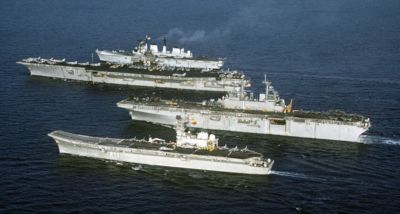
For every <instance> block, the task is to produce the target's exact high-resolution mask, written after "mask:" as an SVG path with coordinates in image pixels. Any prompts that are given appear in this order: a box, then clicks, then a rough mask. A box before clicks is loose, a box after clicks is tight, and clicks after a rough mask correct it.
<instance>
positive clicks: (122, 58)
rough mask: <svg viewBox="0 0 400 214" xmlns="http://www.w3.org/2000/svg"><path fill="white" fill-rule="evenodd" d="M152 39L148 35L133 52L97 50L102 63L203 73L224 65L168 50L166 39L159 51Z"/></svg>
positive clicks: (187, 52)
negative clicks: (150, 41)
mask: <svg viewBox="0 0 400 214" xmlns="http://www.w3.org/2000/svg"><path fill="white" fill-rule="evenodd" d="M149 40H150V37H149V36H148V35H146V38H145V40H140V41H139V44H138V46H137V47H135V48H134V49H133V50H132V52H127V51H124V50H113V51H108V50H96V53H97V55H98V56H99V58H100V61H103V62H107V63H112V64H121V65H134V64H143V65H146V66H152V65H153V66H156V67H158V68H159V69H162V70H165V69H176V68H180V69H184V70H190V69H200V70H202V71H211V70H220V69H221V68H222V66H223V65H224V61H223V59H221V58H219V59H210V58H207V57H194V56H193V53H192V52H191V51H190V50H188V51H185V49H184V48H172V49H171V50H168V49H167V39H166V38H165V37H164V39H163V46H162V50H161V51H159V49H158V46H157V45H156V44H148V41H149Z"/></svg>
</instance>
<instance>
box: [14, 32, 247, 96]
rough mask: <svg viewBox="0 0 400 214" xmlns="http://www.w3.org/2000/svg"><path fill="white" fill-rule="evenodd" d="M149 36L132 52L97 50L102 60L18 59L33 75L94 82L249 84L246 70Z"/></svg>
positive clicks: (201, 86)
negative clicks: (152, 41)
mask: <svg viewBox="0 0 400 214" xmlns="http://www.w3.org/2000/svg"><path fill="white" fill-rule="evenodd" d="M148 40H149V38H148V37H146V40H145V41H141V42H139V46H138V47H136V48H135V49H134V50H133V51H132V53H126V52H125V51H104V50H102V51H100V50H96V53H97V54H98V56H99V58H100V61H101V62H99V63H89V62H83V63H79V62H77V61H74V62H68V61H66V60H65V59H54V58H50V59H44V58H41V57H37V58H27V59H23V60H21V61H19V62H17V63H18V64H22V65H24V66H26V67H27V68H28V70H29V72H30V74H31V75H33V76H43V77H50V78H56V79H63V80H74V81H84V82H91V83H104V84H115V85H126V86H141V87H151V88H169V89H180V90H195V91H211V92H229V91H232V90H238V89H239V88H241V87H248V86H249V84H250V83H249V80H247V79H246V77H245V75H244V74H243V73H241V72H238V71H230V70H222V69H221V67H222V66H223V60H222V59H215V60H213V59H208V58H204V57H194V56H193V54H192V52H190V51H186V52H185V50H184V49H183V48H173V49H172V50H167V48H166V41H165V40H164V46H163V49H162V51H158V46H157V45H152V44H148ZM92 61H93V59H92Z"/></svg>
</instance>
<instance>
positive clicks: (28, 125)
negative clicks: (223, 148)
mask: <svg viewBox="0 0 400 214" xmlns="http://www.w3.org/2000/svg"><path fill="white" fill-rule="evenodd" d="M399 10H400V2H399V1H397V0H386V1H378V0H337V1H317V0H306V1H294V0H289V1H277V0H276V1H273V0H263V1H225V0H221V1H209V0H206V1H193V0H188V1H175V0H169V1H128V0H121V1H111V0H98V1H78V0H70V1H59V0H42V1H33V0H20V1H11V0H3V1H1V2H0V146H1V149H0V171H1V173H0V212H3V213H23V212H28V213H30V212H51V213H71V212H79V213H95V212H96V213H110V212H117V213H136V212H152V213H164V212H166V213H176V212H183V213H187V212H195V213H197V212H208V213H215V212H227V213H231V212H232V213H297V212H300V213H302V212H304V213H337V212H345V213H350V212H351V213H398V212H399V211H400V188H399V186H400V181H399V177H400V170H399V169H400V159H399V157H398V155H399V153H400V107H399V105H400V25H399V23H400V13H398V11H399ZM145 34H150V35H151V36H152V41H154V42H157V43H161V39H160V38H162V36H164V35H167V36H168V43H169V45H170V46H174V45H176V46H184V47H185V48H186V49H190V50H192V51H193V52H194V53H195V54H197V55H210V56H214V57H225V58H226V66H225V67H226V68H231V69H239V70H242V71H244V72H245V73H246V75H248V76H249V77H250V78H251V79H252V81H253V86H252V88H253V89H254V90H256V91H261V90H262V85H261V80H262V79H263V75H264V73H267V75H268V77H269V78H270V79H271V80H272V81H273V84H274V85H275V87H276V88H277V90H278V91H279V92H280V95H281V96H282V97H283V98H285V99H287V100H289V99H290V98H293V99H294V107H295V108H296V109H305V110H322V111H324V110H329V109H340V110H343V111H346V112H351V113H358V114H362V115H365V116H368V117H370V118H371V121H372V127H371V129H370V130H369V131H368V132H367V133H365V136H363V140H362V143H349V142H335V141H322V140H310V139H297V138H284V137H276V136H261V135H249V134H238V133H228V132H217V134H218V135H219V137H220V142H221V143H222V144H224V143H226V144H228V145H232V146H234V145H238V146H239V147H244V146H245V145H248V147H249V148H251V149H254V150H257V151H259V152H262V153H263V154H264V155H265V156H267V157H269V158H271V159H274V160H275V165H274V168H273V170H274V171H273V173H272V174H271V175H269V176H247V175H231V174H224V173H214V172H200V171H191V170H178V169H165V168H158V167H147V166H144V167H143V169H141V170H134V169H136V168H135V167H133V168H134V169H132V165H128V164H124V165H118V164H115V163H112V162H105V161H99V160H93V159H88V158H79V157H73V156H68V155H59V154H58V150H57V146H56V144H55V143H54V142H53V141H52V140H51V139H50V138H49V137H47V135H46V134H47V133H49V132H51V131H53V130H58V129H62V130H65V131H71V132H76V133H81V134H88V135H96V136H108V137H134V136H137V137H147V136H148V135H152V136H158V137H162V138H165V139H173V138H174V131H173V130H172V129H168V128H165V127H162V126H157V125H153V124H148V123H143V122H135V121H131V120H130V118H129V116H128V113H127V112H126V111H124V110H122V109H118V108H117V107H116V105H115V103H116V102H118V101H119V100H121V99H124V98H126V97H127V96H128V95H143V94H151V93H153V90H150V89H137V88H124V87H110V86H101V85H90V84H84V83H76V82H65V81H60V80H52V79H46V78H39V77H31V76H29V74H28V71H27V70H26V69H25V68H24V67H23V66H21V65H18V64H16V63H15V62H16V61H18V60H20V59H22V58H26V57H38V56H41V57H47V58H50V57H55V58H67V60H79V61H90V60H91V54H92V53H93V51H94V50H95V49H96V48H99V49H125V50H130V49H132V48H133V47H134V45H135V44H136V42H137V40H138V39H140V38H142V37H143V36H144V35H145ZM156 93H157V94H159V95H160V96H161V97H166V98H167V97H180V98H184V99H205V98H208V97H213V96H216V95H211V94H207V93H201V94H196V93H186V92H181V91H170V90H156Z"/></svg>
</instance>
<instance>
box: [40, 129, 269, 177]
mask: <svg viewBox="0 0 400 214" xmlns="http://www.w3.org/2000/svg"><path fill="white" fill-rule="evenodd" d="M48 135H49V136H50V137H51V138H53V139H54V140H55V142H56V143H57V145H58V149H59V152H60V153H64V154H71V155H78V156H83V157H90V158H97V159H104V160H112V161H117V162H127V163H134V164H145V165H154V166H163V167H175V168H185V169H195V170H206V171H218V172H228V173H240V174H255V175H266V174H269V173H270V172H271V168H272V165H273V163H274V161H272V160H270V159H265V158H264V157H263V155H261V154H260V153H257V152H254V151H252V150H249V149H247V147H245V148H243V149H239V148H237V147H234V148H228V147H227V146H226V145H225V146H223V147H219V146H218V139H217V138H216V137H215V136H214V135H213V134H210V135H209V134H208V133H206V132H200V133H198V134H197V135H196V134H191V133H189V132H185V131H184V130H183V129H181V128H180V127H179V126H178V127H177V137H176V138H177V140H176V142H166V141H165V140H163V139H160V138H149V139H148V140H145V139H136V138H133V139H115V138H100V137H90V136H85V135H78V134H73V133H68V132H64V131H54V132H51V133H49V134H48Z"/></svg>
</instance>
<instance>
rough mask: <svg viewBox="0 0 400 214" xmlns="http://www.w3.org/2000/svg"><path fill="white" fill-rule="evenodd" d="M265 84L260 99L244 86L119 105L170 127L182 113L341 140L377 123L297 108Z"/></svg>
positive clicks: (199, 120)
mask: <svg viewBox="0 0 400 214" xmlns="http://www.w3.org/2000/svg"><path fill="white" fill-rule="evenodd" d="M263 83H264V84H265V85H266V90H265V93H261V94H259V97H258V99H257V98H255V97H254V95H253V93H247V92H245V91H244V90H240V91H235V92H231V93H229V94H228V95H227V96H225V97H222V98H221V99H218V100H208V101H203V102H201V103H199V102H188V101H179V100H160V99H155V98H151V97H150V98H135V97H133V98H128V99H126V100H122V101H120V102H118V103H117V106H118V107H120V108H123V109H126V110H128V111H129V114H130V116H131V117H132V119H133V120H139V121H146V122H151V123H156V124H163V125H167V126H173V125H174V124H175V117H176V116H177V115H178V116H180V117H182V118H184V119H185V120H186V121H187V122H188V127H192V128H200V129H210V130H223V131H233V132H245V133H255V134H268V135H281V136H291V137H301V138H314V139H325V140H337V141H353V142H357V141H359V137H360V135H361V134H362V133H364V132H365V131H367V130H368V129H369V127H370V126H371V124H370V121H369V118H365V117H363V116H360V115H355V114H346V113H344V112H341V111H329V112H311V111H302V110H293V107H292V101H290V103H289V104H288V105H286V104H285V101H284V100H283V99H281V98H280V97H279V94H278V92H277V91H276V90H275V89H274V87H273V86H272V84H271V82H270V81H267V79H266V77H265V80H264V82H263Z"/></svg>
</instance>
